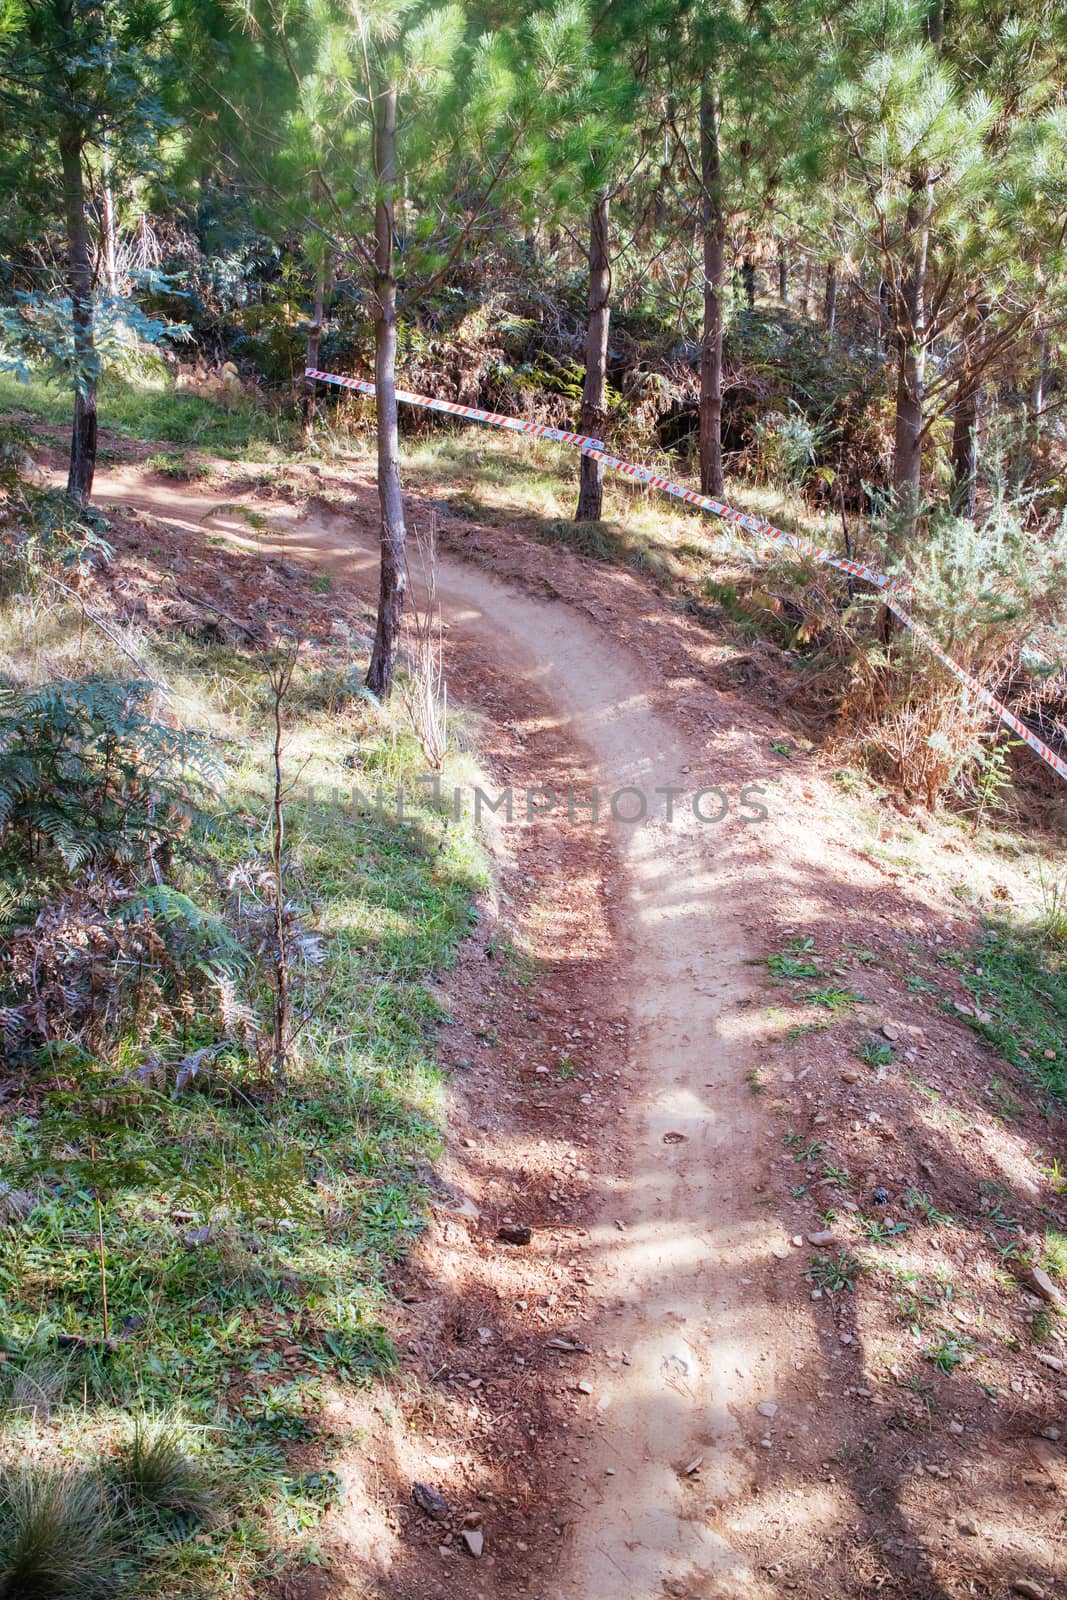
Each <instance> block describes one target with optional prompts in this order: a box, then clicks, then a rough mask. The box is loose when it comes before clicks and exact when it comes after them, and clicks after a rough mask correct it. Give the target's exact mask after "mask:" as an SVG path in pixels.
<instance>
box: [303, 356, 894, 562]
mask: <svg viewBox="0 0 1067 1600" xmlns="http://www.w3.org/2000/svg"><path fill="white" fill-rule="evenodd" d="M304 376H305V378H318V379H319V381H320V382H322V383H335V384H338V385H339V386H340V387H341V388H342V389H355V390H357V391H358V393H359V394H367V395H371V396H373V395H374V393H375V388H374V385H373V383H368V382H367V381H366V379H364V378H342V377H340V376H339V375H338V374H337V373H336V372H320V371H319V370H318V368H317V367H308V368H307V369H306V370H305V373H304ZM396 397H397V399H398V400H401V401H403V403H404V404H405V405H408V406H423V407H424V408H425V409H426V410H428V411H444V412H447V413H448V415H449V416H454V417H471V418H472V419H473V420H474V421H475V422H489V423H492V425H493V426H494V427H495V428H509V429H511V430H512V431H513V432H515V433H532V434H536V435H537V437H538V438H541V439H555V440H556V441H557V443H559V444H573V445H576V446H577V447H578V449H579V450H580V451H581V452H582V454H583V456H591V457H592V459H593V460H594V461H599V462H601V463H602V464H603V465H604V466H605V467H610V468H611V469H612V471H613V472H621V473H622V474H623V475H624V477H627V478H636V479H638V481H639V482H641V483H647V484H648V485H649V486H650V487H651V488H653V489H660V490H662V491H663V493H664V494H670V495H673V496H674V497H675V499H676V500H684V501H685V502H686V504H687V505H690V506H698V507H699V508H700V510H702V511H710V512H711V513H712V514H713V515H714V516H716V517H721V518H722V519H723V521H725V522H733V523H735V524H736V526H737V527H739V528H742V529H743V530H744V532H745V533H753V534H756V535H757V536H758V537H759V538H761V539H774V540H775V541H776V542H777V543H779V544H785V545H788V546H789V548H790V549H791V550H796V551H797V553H798V554H799V555H802V556H810V557H811V558H812V559H813V560H815V561H821V562H823V563H825V565H827V566H830V567H836V568H837V569H838V570H839V571H840V572H847V573H848V575H849V577H850V578H863V579H864V580H865V581H866V582H867V583H873V584H875V585H876V586H877V587H878V588H879V589H885V590H887V591H889V590H892V591H894V592H897V593H902V592H904V591H905V590H906V589H908V588H910V585H909V584H907V583H902V582H898V581H897V580H896V579H895V578H887V577H886V576H885V574H884V573H882V572H875V571H874V569H873V568H872V567H867V566H864V564H863V562H862V561H849V560H847V559H846V558H845V557H844V556H838V555H835V554H834V552H833V551H832V550H826V549H824V548H823V547H822V545H817V544H812V543H811V542H810V540H808V539H801V538H800V536H799V535H798V534H795V533H786V532H785V531H784V529H782V528H776V527H775V526H774V524H773V523H771V522H763V521H761V519H760V518H759V517H754V516H752V514H751V513H750V512H748V511H737V510H735V509H734V507H733V506H728V505H725V504H724V503H723V502H722V501H721V500H713V499H711V497H710V496H709V495H706V494H698V493H697V491H696V490H695V489H686V488H685V487H684V486H683V485H682V484H680V483H672V482H671V480H670V478H662V477H660V475H659V474H658V473H656V472H653V471H652V470H651V469H650V468H649V467H639V466H637V465H636V464H635V463H634V462H632V461H623V460H621V459H620V457H618V456H612V455H609V454H608V451H607V446H606V445H605V444H604V442H603V440H602V439H590V438H588V437H587V436H586V435H585V434H584V433H567V432H566V431H565V430H564V429H562V428H549V427H546V426H545V424H544V423H541V422H523V421H522V420H521V419H520V418H519V417H504V416H501V415H499V413H498V412H495V411H479V410H478V408H477V406H461V405H459V404H457V402H456V401H454V400H434V399H433V398H432V397H431V396H429V395H425V394H411V393H410V392H409V391H408V390H406V389H398V390H397V391H396Z"/></svg>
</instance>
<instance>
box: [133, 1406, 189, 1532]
mask: <svg viewBox="0 0 1067 1600" xmlns="http://www.w3.org/2000/svg"><path fill="white" fill-rule="evenodd" d="M118 1474H119V1482H120V1485H121V1488H122V1492H123V1494H124V1496H125V1497H126V1499H127V1500H128V1502H129V1504H130V1507H131V1510H132V1511H134V1512H136V1513H142V1514H145V1513H147V1514H148V1515H153V1516H161V1517H165V1518H168V1519H171V1520H175V1519H176V1520H179V1521H181V1522H183V1523H190V1522H198V1523H203V1522H206V1521H208V1520H209V1518H210V1515H211V1509H212V1500H213V1484H212V1481H211V1477H210V1475H209V1473H208V1472H207V1470H206V1468H205V1467H204V1465H203V1463H202V1461H200V1460H198V1459H197V1458H196V1456H195V1455H193V1454H192V1453H191V1452H190V1450H189V1446H188V1442H187V1440H186V1439H185V1437H184V1435H183V1433H182V1430H181V1429H180V1428H179V1427H178V1426H177V1425H176V1424H175V1423H173V1422H168V1421H165V1420H160V1419H156V1420H150V1419H147V1418H144V1417H138V1418H137V1420H136V1421H135V1423H134V1429H133V1433H132V1435H131V1437H130V1439H129V1440H128V1442H127V1443H126V1444H125V1446H124V1447H123V1449H122V1451H121V1452H120V1455H119V1459H118Z"/></svg>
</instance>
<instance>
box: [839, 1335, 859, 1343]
mask: <svg viewBox="0 0 1067 1600" xmlns="http://www.w3.org/2000/svg"><path fill="white" fill-rule="evenodd" d="M837 1337H838V1338H839V1339H840V1341H841V1343H842V1344H855V1342H856V1341H855V1339H854V1338H853V1337H852V1335H851V1334H850V1333H839V1334H838V1336H837Z"/></svg>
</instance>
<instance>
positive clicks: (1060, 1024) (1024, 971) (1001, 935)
mask: <svg viewBox="0 0 1067 1600" xmlns="http://www.w3.org/2000/svg"><path fill="white" fill-rule="evenodd" d="M952 965H954V966H956V968H957V970H958V972H959V976H960V979H961V981H962V983H963V985H964V987H965V988H966V989H968V990H969V991H970V993H971V994H972V995H973V996H974V999H975V1012H976V1014H975V1015H974V1016H969V1017H966V1018H965V1020H966V1021H967V1022H969V1023H970V1025H971V1027H972V1028H974V1029H975V1031H976V1032H977V1033H980V1034H981V1035H982V1036H983V1038H986V1039H988V1040H989V1042H990V1043H991V1044H993V1045H995V1046H996V1048H997V1050H999V1052H1000V1054H1001V1055H1002V1056H1003V1057H1004V1059H1005V1061H1009V1062H1011V1064H1012V1065H1013V1066H1015V1067H1020V1068H1021V1069H1022V1070H1023V1071H1024V1072H1025V1073H1026V1074H1027V1076H1028V1077H1029V1078H1031V1079H1032V1080H1033V1081H1034V1082H1035V1083H1036V1084H1037V1085H1038V1086H1039V1087H1040V1088H1041V1089H1042V1090H1043V1091H1044V1092H1045V1094H1046V1095H1048V1096H1050V1097H1051V1098H1052V1099H1053V1100H1055V1101H1058V1102H1061V1103H1062V1102H1064V1101H1067V961H1065V958H1064V953H1063V951H1062V950H1061V949H1060V948H1059V947H1058V946H1056V945H1055V944H1050V943H1046V942H1044V941H1042V940H1041V939H1040V938H1039V937H1038V936H1037V935H1033V934H1031V933H1030V932H1029V931H1028V930H1021V929H1018V928H1013V927H1011V926H1009V925H1007V924H1003V923H995V924H994V923H991V924H990V925H988V926H987V927H986V928H985V930H984V931H983V933H982V936H981V938H980V939H979V941H978V943H977V944H976V945H975V946H974V947H973V949H971V950H969V951H966V952H964V953H963V954H962V955H959V956H957V957H956V958H955V959H954V960H953V961H952Z"/></svg>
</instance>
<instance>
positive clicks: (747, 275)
mask: <svg viewBox="0 0 1067 1600" xmlns="http://www.w3.org/2000/svg"><path fill="white" fill-rule="evenodd" d="M741 283H742V285H743V286H744V290H745V302H746V304H747V305H748V309H749V310H750V311H755V309H756V263H755V262H754V261H753V259H752V257H751V256H746V257H745V259H744V261H742V263H741Z"/></svg>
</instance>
